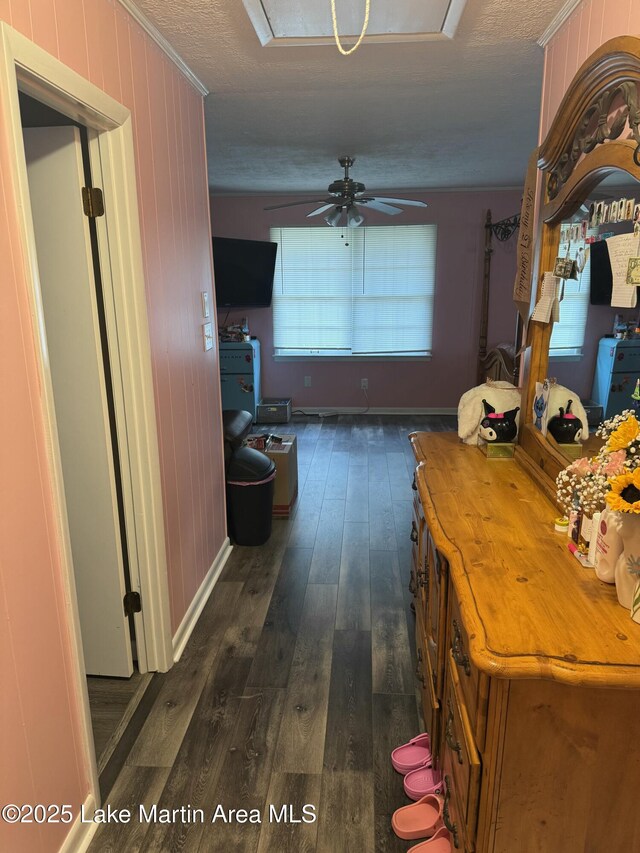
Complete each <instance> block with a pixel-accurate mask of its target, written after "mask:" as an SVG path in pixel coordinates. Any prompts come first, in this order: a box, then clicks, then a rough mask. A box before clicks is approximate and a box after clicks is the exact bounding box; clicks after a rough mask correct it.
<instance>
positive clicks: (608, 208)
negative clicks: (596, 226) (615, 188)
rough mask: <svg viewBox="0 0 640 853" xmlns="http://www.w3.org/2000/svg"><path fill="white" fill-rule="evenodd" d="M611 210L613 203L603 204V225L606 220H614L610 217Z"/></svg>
mask: <svg viewBox="0 0 640 853" xmlns="http://www.w3.org/2000/svg"><path fill="white" fill-rule="evenodd" d="M610 211H611V205H610V204H605V205H603V207H602V224H603V225H604V224H605V223H606V222H611V221H613V220H610V219H609V214H610Z"/></svg>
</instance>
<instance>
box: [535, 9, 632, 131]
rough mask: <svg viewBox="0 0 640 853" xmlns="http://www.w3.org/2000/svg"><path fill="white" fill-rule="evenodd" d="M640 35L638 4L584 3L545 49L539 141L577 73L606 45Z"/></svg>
mask: <svg viewBox="0 0 640 853" xmlns="http://www.w3.org/2000/svg"><path fill="white" fill-rule="evenodd" d="M623 35H640V3H638V0H583V2H582V3H580V5H579V6H577V7H576V8H575V10H574V11H573V12H572V13H571V15H570V16H569V17H568V18H567V20H566V21H565V22H564V24H563V25H562V27H561V28H560V29H559V30H558V32H557V33H555V34H554V36H553V37H552V38H551V40H550V41H549V43H548V44H547V46H546V47H545V61H544V77H543V83H542V104H541V113H540V139H541V140H542V139H544V137H545V136H546V134H547V131H548V130H549V127H550V126H551V122H552V121H553V119H554V116H555V114H556V112H557V111H558V107H559V106H560V102H561V101H562V98H563V96H564V93H565V92H566V91H567V88H568V87H569V84H570V83H571V80H572V79H573V77H574V75H575V73H576V71H577V70H578V68H580V66H581V65H582V63H583V62H584V61H585V59H588V57H589V56H590V55H591V54H592V53H593V52H594V51H595V50H596V49H597V48H599V47H600V45H602V44H604V42H605V41H608V40H609V39H612V38H615V37H616V36H623Z"/></svg>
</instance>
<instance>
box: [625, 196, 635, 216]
mask: <svg viewBox="0 0 640 853" xmlns="http://www.w3.org/2000/svg"><path fill="white" fill-rule="evenodd" d="M635 203H636V200H635V198H628V199H627V201H626V203H625V206H624V218H625V220H626V219H633V208H634V206H635Z"/></svg>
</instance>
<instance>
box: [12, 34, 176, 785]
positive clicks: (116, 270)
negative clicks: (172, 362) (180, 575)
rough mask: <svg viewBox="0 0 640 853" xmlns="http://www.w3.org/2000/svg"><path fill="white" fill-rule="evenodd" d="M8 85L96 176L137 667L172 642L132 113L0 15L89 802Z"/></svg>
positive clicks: (32, 261) (21, 161) (160, 662)
mask: <svg viewBox="0 0 640 853" xmlns="http://www.w3.org/2000/svg"><path fill="white" fill-rule="evenodd" d="M18 87H19V88H20V90H21V91H23V92H25V93H26V94H28V95H31V96H32V97H34V98H36V99H37V100H39V101H41V102H42V103H44V104H46V105H47V106H49V107H52V108H54V109H56V110H58V112H61V113H63V114H64V115H67V116H69V117H71V118H73V119H74V120H76V121H78V122H79V123H81V124H84V125H86V126H87V128H88V129H89V149H90V158H91V168H92V172H93V176H94V181H95V183H97V182H98V180H100V181H101V183H100V184H99V185H100V186H101V187H102V189H103V191H104V196H105V207H106V209H107V213H106V215H105V216H104V217H102V218H100V219H98V220H97V223H96V224H97V230H98V242H99V251H100V263H101V269H102V277H103V289H104V294H105V314H106V325H107V336H108V341H109V353H110V361H111V362H112V365H113V368H114V369H113V371H112V373H113V386H114V387H113V390H114V399H115V410H116V427H117V433H118V442H119V445H120V446H121V450H122V451H124V452H123V457H124V459H123V461H122V464H121V469H122V470H121V476H122V484H123V494H124V505H125V523H126V529H127V540H128V551H129V560H130V564H131V582H132V587H133V589H136V588H139V590H140V594H141V598H142V604H143V612H142V613H141V614H136V625H135V627H136V645H137V652H138V660H139V666H140V669H141V671H143V672H144V671H147V670H160V671H166V670H167V669H169V668H170V667H171V665H172V664H173V648H172V636H171V622H170V613H169V585H168V577H167V560H166V550H165V540H164V520H163V511H162V493H161V483H160V458H159V451H158V436H157V428H156V412H155V401H154V396H153V379H152V371H151V350H150V344H149V328H148V317H147V305H146V298H145V284H144V275H143V265H142V247H141V239H140V222H139V217H138V198H137V190H136V177H135V159H134V144H133V134H132V128H131V115H130V112H129V110H128V109H127V108H126V107H124V106H123V105H122V104H119V103H118V102H117V101H115V100H114V99H113V98H111V97H109V96H108V95H106V94H105V93H104V92H103V91H102V90H101V89H98V88H97V87H96V86H94V85H93V84H92V83H90V82H89V81H88V80H85V79H84V78H83V77H81V76H80V75H79V74H77V73H76V72H75V71H72V70H71V69H70V68H68V67H67V66H66V65H63V64H62V63H61V62H60V61H59V60H57V59H55V58H54V57H52V56H50V55H49V54H48V53H46V51H44V50H42V49H41V48H39V47H38V46H37V45H35V44H34V43H33V42H31V41H29V40H28V39H27V38H25V37H24V36H23V35H21V34H20V33H18V32H17V31H16V30H14V29H12V28H11V27H10V26H8V25H7V24H5V23H3V22H1V21H0V126H3V127H5V128H7V133H8V137H9V138H8V143H9V154H10V160H11V170H10V171H11V174H10V179H11V180H12V181H13V184H14V191H15V195H16V199H17V201H18V207H19V218H20V237H21V240H20V244H21V245H20V250H21V252H22V257H23V262H24V270H25V273H26V278H27V283H28V291H29V300H30V305H31V315H32V319H33V325H34V342H35V344H36V355H37V359H38V369H39V375H40V380H41V387H42V397H41V404H42V411H43V416H44V422H45V429H46V439H47V463H48V468H49V472H50V475H51V480H52V483H53V490H54V500H55V504H56V506H55V514H56V528H57V529H56V533H57V538H58V542H59V544H60V561H61V565H62V572H63V581H64V584H65V587H66V589H65V592H66V595H65V597H66V600H67V617H68V621H69V626H70V634H71V636H72V641H73V647H74V648H73V650H74V652H75V654H74V658H75V660H74V664H75V675H76V681H77V688H78V698H79V704H80V707H81V709H83V711H84V728H85V732H84V735H85V743H86V745H87V746H88V747H89V749H88V753H89V754H88V758H89V763H90V765H91V766H92V776H93V777H94V778H93V780H92V782H93V787H94V794H95V796H96V799H97V801H99V791H98V786H97V775H96V768H95V755H94V750H93V747H92V744H93V736H92V733H91V716H90V711H89V701H88V695H87V688H86V678H85V671H84V660H83V654H82V643H81V636H80V623H79V617H78V606H77V599H76V595H75V582H74V576H73V562H72V558H71V546H70V541H69V531H68V525H67V515H66V507H65V498H64V486H63V480H62V465H61V460H60V449H59V446H58V438H57V430H56V423H55V411H54V403H53V390H52V384H51V374H50V370H49V365H48V354H47V344H46V334H45V325H44V315H43V310H42V298H41V293H40V281H39V277H38V265H37V256H36V244H35V234H34V228H33V221H32V217H31V205H30V199H29V184H28V178H27V167H26V162H25V156H24V145H23V141H22V125H21V119H20V106H19V101H18ZM107 238H108V239H107ZM125 460H126V461H125ZM138 585H139V586H138Z"/></svg>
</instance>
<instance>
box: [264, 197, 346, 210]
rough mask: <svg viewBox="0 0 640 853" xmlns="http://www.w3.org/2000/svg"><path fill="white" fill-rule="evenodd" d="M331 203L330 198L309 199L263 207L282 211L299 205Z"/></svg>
mask: <svg viewBox="0 0 640 853" xmlns="http://www.w3.org/2000/svg"><path fill="white" fill-rule="evenodd" d="M326 201H330V199H328V198H308V199H305V201H290V202H289V203H288V204H272V205H271V206H270V207H263V208H262V209H263V210H280V208H281V207H295V206H296V205H297V204H321V203H323V202H326Z"/></svg>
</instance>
